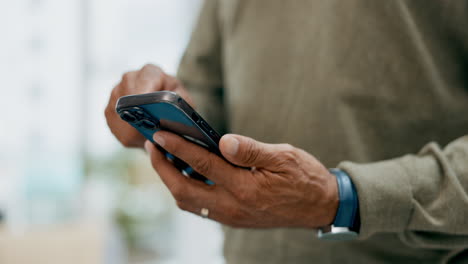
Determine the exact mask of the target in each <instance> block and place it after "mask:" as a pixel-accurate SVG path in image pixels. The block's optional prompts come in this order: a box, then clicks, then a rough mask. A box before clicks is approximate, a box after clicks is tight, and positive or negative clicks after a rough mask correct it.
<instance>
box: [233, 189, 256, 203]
mask: <svg viewBox="0 0 468 264" xmlns="http://www.w3.org/2000/svg"><path fill="white" fill-rule="evenodd" d="M236 196H237V199H238V200H239V201H240V202H242V203H243V204H246V203H250V202H251V201H252V200H253V198H254V195H253V194H252V192H251V191H250V189H248V188H239V190H238V191H237V193H236Z"/></svg>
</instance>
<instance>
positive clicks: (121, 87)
mask: <svg viewBox="0 0 468 264" xmlns="http://www.w3.org/2000/svg"><path fill="white" fill-rule="evenodd" d="M137 77H138V71H130V72H126V73H124V75H122V80H121V81H120V83H119V84H118V85H117V86H116V87H115V88H114V90H113V91H112V92H113V93H115V96H116V98H117V99H118V98H119V97H120V96H122V95H128V94H130V91H132V90H134V89H135V85H136V83H135V81H136V79H137Z"/></svg>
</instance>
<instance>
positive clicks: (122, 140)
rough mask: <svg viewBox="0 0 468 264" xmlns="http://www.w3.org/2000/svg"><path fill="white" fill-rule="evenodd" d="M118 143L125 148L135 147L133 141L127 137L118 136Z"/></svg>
mask: <svg viewBox="0 0 468 264" xmlns="http://www.w3.org/2000/svg"><path fill="white" fill-rule="evenodd" d="M118 139H119V141H120V143H121V144H122V145H123V146H124V147H126V148H133V147H136V145H137V144H135V141H134V140H132V139H130V138H128V137H119V138H118Z"/></svg>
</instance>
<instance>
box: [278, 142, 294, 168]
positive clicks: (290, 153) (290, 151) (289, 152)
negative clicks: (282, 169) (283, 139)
mask: <svg viewBox="0 0 468 264" xmlns="http://www.w3.org/2000/svg"><path fill="white" fill-rule="evenodd" d="M280 158H281V162H282V163H283V164H289V165H291V164H296V163H297V153H296V148H294V147H293V146H292V145H290V144H283V151H282V152H281V155H280Z"/></svg>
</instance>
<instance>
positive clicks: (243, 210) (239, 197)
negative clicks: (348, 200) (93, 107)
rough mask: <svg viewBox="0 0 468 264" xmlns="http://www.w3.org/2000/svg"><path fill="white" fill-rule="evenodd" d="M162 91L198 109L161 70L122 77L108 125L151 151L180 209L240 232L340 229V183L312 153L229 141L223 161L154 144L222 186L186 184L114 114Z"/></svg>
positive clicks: (186, 147) (172, 143)
mask: <svg viewBox="0 0 468 264" xmlns="http://www.w3.org/2000/svg"><path fill="white" fill-rule="evenodd" d="M161 90H169V91H174V92H177V93H178V94H179V95H181V96H182V97H183V98H184V99H185V100H186V101H187V102H188V103H189V104H191V105H192V106H193V102H192V100H191V98H190V96H189V94H188V93H187V91H186V90H185V89H184V87H183V86H182V84H181V83H180V82H179V81H178V80H177V79H176V78H174V77H173V76H170V75H168V74H166V73H164V72H163V71H162V70H161V69H160V68H158V67H156V66H154V65H146V66H144V67H143V68H142V69H141V70H139V71H133V72H128V73H126V74H124V75H123V77H122V80H121V82H120V83H119V84H118V85H117V86H116V87H115V88H114V89H113V91H112V94H111V96H110V99H109V104H108V106H107V107H106V110H105V115H106V119H107V123H108V125H109V127H110V129H111V131H112V133H113V134H114V135H115V136H116V138H117V139H118V140H119V141H120V142H121V143H122V144H123V145H124V146H126V147H143V146H144V147H145V149H146V150H147V152H148V153H149V155H150V158H151V163H152V165H153V167H154V169H155V170H156V171H157V173H158V175H159V176H160V177H161V179H162V180H163V182H164V183H165V184H166V186H167V187H168V189H169V190H170V191H171V193H172V195H173V196H174V198H175V200H176V202H177V205H178V206H179V207H180V208H181V209H182V210H186V211H189V212H192V213H194V214H200V212H201V209H202V208H207V209H208V210H209V216H208V217H209V218H211V219H213V220H215V221H218V222H220V223H223V224H226V225H230V226H233V227H244V228H272V227H303V228H318V227H321V226H326V225H329V224H331V223H332V222H333V219H334V217H335V215H336V211H337V208H338V189H337V183H336V179H335V177H334V176H333V175H331V174H330V173H329V172H328V170H327V169H326V168H325V167H324V166H323V165H322V164H321V163H320V162H319V161H318V160H317V159H315V158H314V157H313V156H312V155H310V154H309V153H307V152H305V151H303V150H301V149H299V148H295V147H293V146H291V145H288V144H265V143H261V142H258V141H255V140H253V139H251V138H248V137H244V136H240V135H233V134H228V135H224V136H223V137H222V138H221V141H220V150H221V152H222V154H223V156H224V157H225V158H226V159H227V160H228V161H229V162H231V163H232V164H235V165H238V166H240V167H244V168H252V169H251V170H248V169H244V168H240V167H237V166H233V165H232V164H230V163H228V162H227V161H225V160H223V159H221V158H220V157H218V156H216V155H215V154H213V153H210V152H208V151H207V150H206V149H204V148H202V147H200V146H198V145H195V144H193V143H191V142H189V141H187V140H185V139H183V138H182V137H179V136H177V135H174V134H171V133H169V132H165V131H159V132H157V133H155V135H154V140H155V141H156V142H158V144H159V145H161V146H163V147H164V148H165V149H166V150H167V151H169V152H170V153H172V154H174V155H175V156H177V157H179V158H181V159H182V160H184V161H185V162H187V163H188V164H189V165H190V166H191V167H192V168H193V169H195V170H196V171H197V172H199V173H200V174H202V175H204V176H206V177H207V178H209V179H210V180H212V181H213V182H215V183H216V184H215V185H213V186H209V185H206V184H205V183H202V182H200V181H196V180H193V179H191V178H187V177H185V176H183V175H182V174H181V173H180V171H179V170H178V169H176V168H175V167H174V166H173V165H172V163H171V162H170V161H168V160H167V159H166V158H165V156H164V155H163V154H162V153H161V152H160V151H159V150H158V149H157V148H156V147H155V146H154V145H153V144H152V143H151V142H149V141H147V140H146V141H145V138H144V137H143V136H142V135H140V134H139V133H138V132H137V131H136V130H135V129H134V128H133V127H131V126H130V125H129V124H127V123H126V122H124V121H122V120H121V119H120V117H119V116H118V115H117V113H116V112H115V104H116V102H117V99H118V98H119V97H121V96H124V95H130V94H143V93H149V92H155V91H161Z"/></svg>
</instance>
